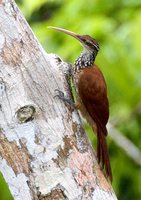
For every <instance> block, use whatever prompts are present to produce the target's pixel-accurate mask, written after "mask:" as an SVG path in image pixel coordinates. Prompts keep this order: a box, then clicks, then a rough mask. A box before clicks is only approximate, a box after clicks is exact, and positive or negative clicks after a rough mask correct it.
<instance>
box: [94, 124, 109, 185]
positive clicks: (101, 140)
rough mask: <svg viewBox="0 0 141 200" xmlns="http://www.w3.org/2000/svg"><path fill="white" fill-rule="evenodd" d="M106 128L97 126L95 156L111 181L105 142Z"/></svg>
mask: <svg viewBox="0 0 141 200" xmlns="http://www.w3.org/2000/svg"><path fill="white" fill-rule="evenodd" d="M106 135H107V129H106V127H105V128H104V129H101V127H100V128H99V127H97V158H98V162H99V163H100V164H101V165H102V168H103V169H104V171H105V173H106V176H107V177H108V178H109V179H110V181H111V182H112V170H111V165H110V159H109V152H108V146H107V142H106Z"/></svg>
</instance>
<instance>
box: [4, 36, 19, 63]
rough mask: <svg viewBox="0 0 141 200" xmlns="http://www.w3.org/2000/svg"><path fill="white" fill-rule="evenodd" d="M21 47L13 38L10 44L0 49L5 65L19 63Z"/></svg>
mask: <svg viewBox="0 0 141 200" xmlns="http://www.w3.org/2000/svg"><path fill="white" fill-rule="evenodd" d="M21 48H22V44H21V43H20V42H19V41H17V40H14V41H13V42H12V44H11V45H9V46H7V44H6V43H5V46H4V47H3V50H2V58H3V62H4V63H5V64H7V65H12V66H17V65H19V64H20V63H21Z"/></svg>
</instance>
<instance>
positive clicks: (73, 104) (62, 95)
mask: <svg viewBox="0 0 141 200" xmlns="http://www.w3.org/2000/svg"><path fill="white" fill-rule="evenodd" d="M55 92H57V93H58V94H56V95H55V96H54V97H55V98H56V97H57V98H59V99H60V100H61V101H63V102H64V103H65V105H66V106H67V107H68V106H69V107H71V108H72V109H75V103H74V102H73V101H72V100H71V99H68V98H67V97H65V95H64V92H62V91H60V90H58V89H56V90H55Z"/></svg>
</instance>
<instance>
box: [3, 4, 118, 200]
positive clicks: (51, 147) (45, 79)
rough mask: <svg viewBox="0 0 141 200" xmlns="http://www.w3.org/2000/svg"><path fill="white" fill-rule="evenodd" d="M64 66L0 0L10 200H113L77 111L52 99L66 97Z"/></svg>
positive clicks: (5, 156) (13, 7)
mask: <svg viewBox="0 0 141 200" xmlns="http://www.w3.org/2000/svg"><path fill="white" fill-rule="evenodd" d="M48 48H49V47H48ZM68 68H69V66H68V64H66V63H64V62H63V61H62V60H61V59H60V58H58V57H57V56H55V55H53V54H51V55H49V54H47V53H46V52H45V51H44V50H43V48H42V47H41V46H40V44H39V43H38V41H37V39H36V38H35V36H34V34H33V33H32V31H31V29H30V27H29V26H28V24H27V23H26V21H25V19H24V18H23V16H22V15H21V13H20V12H19V10H18V8H17V6H16V4H15V2H13V1H12V0H3V1H2V0H0V171H1V172H2V174H3V177H4V179H5V180H6V182H7V184H8V186H9V189H10V191H11V194H12V196H13V198H14V200H31V199H44V200H48V199H49V200H59V199H62V200H63V199H68V200H79V199H81V200H85V199H89V200H91V199H93V200H116V196H115V194H114V192H113V191H112V188H111V186H110V184H109V183H108V182H107V181H106V179H105V178H104V176H103V174H102V172H101V170H100V168H99V166H98V164H97V162H96V158H95V155H94V153H93V150H92V148H91V145H90V143H89V141H88V139H87V136H86V134H85V132H84V130H83V128H82V127H81V124H80V120H79V116H78V114H77V112H76V111H74V110H71V108H67V107H66V106H65V105H64V103H63V102H61V101H59V100H58V99H57V98H54V96H55V89H60V90H61V91H64V92H65V94H66V95H68V97H70V98H71V95H70V93H69V85H68V83H67V81H66V74H67V73H68V71H69V70H68ZM64 71H65V72H66V74H65V73H64ZM64 74H65V75H64Z"/></svg>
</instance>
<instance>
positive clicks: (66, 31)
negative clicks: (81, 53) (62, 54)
mask: <svg viewBox="0 0 141 200" xmlns="http://www.w3.org/2000/svg"><path fill="white" fill-rule="evenodd" d="M48 28H51V29H54V30H56V31H59V32H63V33H65V34H67V35H70V36H72V37H74V38H76V39H77V40H79V41H80V42H82V40H81V38H80V37H81V36H80V35H78V34H76V33H74V32H72V31H68V30H66V29H63V28H58V27H54V26H48Z"/></svg>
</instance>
